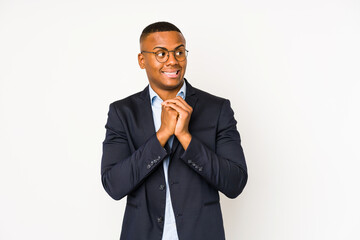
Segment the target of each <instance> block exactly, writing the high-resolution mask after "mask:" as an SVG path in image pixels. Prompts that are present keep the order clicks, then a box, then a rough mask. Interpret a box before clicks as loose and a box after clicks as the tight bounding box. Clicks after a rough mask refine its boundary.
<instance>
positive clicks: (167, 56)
mask: <svg viewBox="0 0 360 240" xmlns="http://www.w3.org/2000/svg"><path fill="white" fill-rule="evenodd" d="M161 50H163V51H166V52H168V54H167V55H166V60H165V61H163V62H160V61H159V60H158V59H157V57H156V53H157V52H158V51H160V50H158V51H156V52H149V51H141V53H152V54H154V56H155V59H156V61H158V62H159V63H165V62H167V60H169V55H170V53H171V52H173V53H174V58H175V59H176V61H178V62H183V61H185V60H186V59H187V56H188V52H189V51H188V50H186V49H185V58H184V60H181V61H180V60H179V59H177V58H176V55H175V52H176V51H177V50H178V49H175V50H171V51H169V50H167V49H161Z"/></svg>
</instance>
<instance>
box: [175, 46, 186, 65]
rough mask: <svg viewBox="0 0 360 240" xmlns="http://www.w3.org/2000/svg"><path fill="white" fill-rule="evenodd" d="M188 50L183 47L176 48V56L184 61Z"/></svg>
mask: <svg viewBox="0 0 360 240" xmlns="http://www.w3.org/2000/svg"><path fill="white" fill-rule="evenodd" d="M186 55H187V52H186V50H185V48H183V47H181V48H178V49H176V50H175V57H176V59H177V60H178V61H180V62H181V61H184V60H185V59H186Z"/></svg>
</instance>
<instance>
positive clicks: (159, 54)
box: [156, 51, 166, 58]
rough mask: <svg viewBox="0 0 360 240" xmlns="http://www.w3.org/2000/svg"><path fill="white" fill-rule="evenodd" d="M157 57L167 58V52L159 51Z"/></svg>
mask: <svg viewBox="0 0 360 240" xmlns="http://www.w3.org/2000/svg"><path fill="white" fill-rule="evenodd" d="M156 56H158V57H160V58H163V57H165V56H166V52H165V51H158V52H156Z"/></svg>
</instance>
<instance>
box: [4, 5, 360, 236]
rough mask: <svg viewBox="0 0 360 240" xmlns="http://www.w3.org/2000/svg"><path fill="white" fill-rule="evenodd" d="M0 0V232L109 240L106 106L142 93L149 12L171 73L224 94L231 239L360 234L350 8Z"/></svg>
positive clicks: (117, 206) (114, 215) (113, 229)
mask: <svg viewBox="0 0 360 240" xmlns="http://www.w3.org/2000/svg"><path fill="white" fill-rule="evenodd" d="M134 2H135V3H130V2H129V1H128V2H125V1H119V0H118V1H89V0H71V1H70V0H62V1H45V0H43V1H38V0H32V1H30V0H22V1H21V0H18V1H16V0H13V1H10V0H0V161H1V162H0V163H1V165H0V239H1V240H12V239H36V240H48V239H52V240H58V239H65V240H68V239H69V240H73V239H74V240H78V239H89V240H90V239H93V240H99V239H101V240H103V239H118V238H119V235H120V228H121V223H122V217H123V210H124V207H125V201H126V200H125V199H123V200H121V201H114V200H112V199H111V198H110V197H109V196H108V195H107V194H106V193H105V191H104V190H103V188H102V185H101V181H100V159H101V155H102V141H103V140H104V136H105V128H104V125H105V122H106V119H107V112H108V106H109V104H110V103H111V102H113V101H115V100H118V99H121V98H124V97H126V96H128V95H130V94H132V93H135V92H138V91H141V90H142V89H143V88H145V86H146V84H147V78H146V74H145V72H144V71H143V70H141V69H140V68H139V67H138V64H137V53H138V51H139V44H138V39H139V35H140V33H141V31H142V30H143V28H144V27H145V26H147V25H148V24H150V23H153V22H155V21H159V20H166V21H170V22H172V23H174V24H175V25H177V26H178V27H179V28H180V29H181V30H182V32H183V34H184V36H185V38H186V40H187V48H188V49H189V51H190V52H189V58H188V69H187V73H186V75H185V76H186V77H187V79H188V80H189V82H190V83H191V84H192V85H193V86H195V87H197V88H200V89H203V90H205V91H208V92H210V93H213V94H215V95H219V96H222V97H225V98H228V99H230V100H231V103H232V107H233V109H234V111H235V113H236V119H237V120H238V130H239V131H240V134H241V137H242V145H243V147H244V151H245V155H246V159H247V164H248V168H249V181H248V185H247V186H246V188H245V190H244V192H243V193H242V194H241V195H240V196H239V197H238V198H236V199H235V200H230V199H226V197H224V196H222V199H221V202H222V207H223V215H224V223H225V231H226V235H227V239H230V240H238V239H240V240H263V239H266V240H269V239H270V240H293V239H294V240H303V239H314V240H315V239H316V240H318V239H326V240H335V239H341V240H343V239H346V240H348V239H360V232H359V226H360V207H359V205H360V187H359V183H360V177H359V173H358V172H359V167H360V164H359V160H360V154H359V150H358V149H359V134H360V131H359V122H360V113H359V109H360V107H359V103H360V97H359V90H360V88H359V85H360V84H359V81H360V76H359V66H360V47H359V45H360V44H359V43H360V2H359V1H356V0H352V1H351V0H311V1H310V0H302V1H285V0H283V1H281V0H275V1H266V0H252V1H250V0H249V1H245V0H240V1H225V0H224V1H220V2H219V1H176V2H175V1H173V2H172V1H167V2H163V1H159V2H157V1H134Z"/></svg>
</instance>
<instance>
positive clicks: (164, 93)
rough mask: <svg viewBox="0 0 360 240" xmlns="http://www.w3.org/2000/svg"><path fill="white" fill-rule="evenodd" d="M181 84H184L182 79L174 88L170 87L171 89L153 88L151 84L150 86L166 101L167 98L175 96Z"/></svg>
mask: <svg viewBox="0 0 360 240" xmlns="http://www.w3.org/2000/svg"><path fill="white" fill-rule="evenodd" d="M183 84H185V81H183V83H182V84H181V85H180V86H178V87H177V88H176V89H171V90H163V89H158V88H153V86H151V88H152V89H153V90H154V92H156V94H157V95H158V96H159V97H160V98H161V99H162V100H163V101H166V100H168V99H172V98H175V97H176V95H177V93H178V92H179V91H180V89H181V87H182V86H183ZM150 85H151V84H150Z"/></svg>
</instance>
